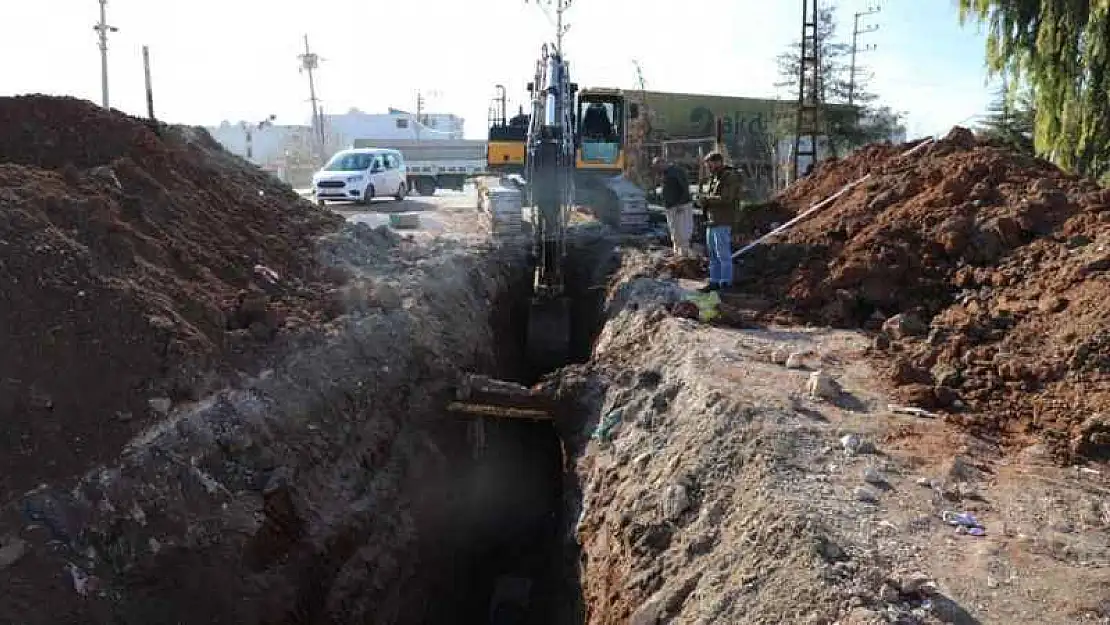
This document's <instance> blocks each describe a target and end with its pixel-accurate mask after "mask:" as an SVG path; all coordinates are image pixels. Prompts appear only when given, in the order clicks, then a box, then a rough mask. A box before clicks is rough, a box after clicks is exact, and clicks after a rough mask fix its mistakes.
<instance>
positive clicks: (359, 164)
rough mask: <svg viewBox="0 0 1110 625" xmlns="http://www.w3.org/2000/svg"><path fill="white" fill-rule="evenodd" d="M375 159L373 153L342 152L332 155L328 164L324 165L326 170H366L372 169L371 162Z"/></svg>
mask: <svg viewBox="0 0 1110 625" xmlns="http://www.w3.org/2000/svg"><path fill="white" fill-rule="evenodd" d="M373 161H374V155H373V154H367V153H365V152H340V153H339V154H336V155H335V156H333V157H331V160H330V161H328V164H327V165H324V171H364V170H367V169H370V163H372V162H373Z"/></svg>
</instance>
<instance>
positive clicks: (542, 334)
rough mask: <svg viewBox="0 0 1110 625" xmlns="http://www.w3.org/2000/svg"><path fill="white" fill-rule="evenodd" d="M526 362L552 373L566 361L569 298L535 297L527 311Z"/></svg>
mask: <svg viewBox="0 0 1110 625" xmlns="http://www.w3.org/2000/svg"><path fill="white" fill-rule="evenodd" d="M527 349H528V360H529V362H530V363H531V364H532V366H533V367H535V368H536V369H537V370H539V371H544V372H546V371H553V370H555V369H558V368H559V367H562V366H564V365H566V364H567V362H568V360H569V359H570V298H567V297H537V298H534V299H533V300H532V307H531V309H530V310H529V311H528V344H527Z"/></svg>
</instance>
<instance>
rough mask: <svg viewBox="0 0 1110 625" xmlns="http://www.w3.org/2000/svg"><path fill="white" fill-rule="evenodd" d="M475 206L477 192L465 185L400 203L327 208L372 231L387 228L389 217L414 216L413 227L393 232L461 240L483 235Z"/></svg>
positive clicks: (385, 201) (337, 204)
mask: <svg viewBox="0 0 1110 625" xmlns="http://www.w3.org/2000/svg"><path fill="white" fill-rule="evenodd" d="M477 205H478V195H477V192H476V191H475V189H474V187H473V186H469V185H468V186H467V187H466V188H465V189H464V190H463V191H448V190H443V189H440V190H439V191H436V193H435V195H433V196H430V197H428V196H420V195H417V196H409V197H407V198H405V199H404V200H401V201H400V202H398V201H395V200H392V199H383V200H375V201H374V202H373V203H371V205H370V206H366V205H364V204H357V203H354V202H329V203H328V205H327V206H328V208H330V209H332V210H333V211H335V212H337V213H339V214H340V215H342V216H343V217H345V218H346V219H347V221H349V222H351V223H361V224H366V225H368V226H370V227H371V228H376V227H378V226H385V225H389V224H390V217H391V216H403V217H406V218H409V219H412V218H413V217H415V218H416V219H417V220H418V222H417V223H418V225H417V226H416V227H414V228H408V227H398V228H395V229H396V230H397V232H398V233H400V234H412V235H413V236H414V238H417V239H419V240H425V241H426V240H428V239H431V238H434V237H436V236H447V237H450V238H462V239H471V238H474V237H481V236H484V235H485V233H486V231H487V228H486V220H485V219H484V218H483V214H482V213H481V212H480V211H479V210H478V208H477Z"/></svg>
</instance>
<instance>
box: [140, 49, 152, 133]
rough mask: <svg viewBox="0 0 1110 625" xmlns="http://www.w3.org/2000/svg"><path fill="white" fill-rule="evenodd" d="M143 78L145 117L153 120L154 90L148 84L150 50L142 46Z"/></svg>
mask: <svg viewBox="0 0 1110 625" xmlns="http://www.w3.org/2000/svg"><path fill="white" fill-rule="evenodd" d="M143 76H144V78H145V82H146V115H147V117H149V118H150V119H152V120H153V119H154V90H153V89H152V88H151V84H150V48H149V47H148V46H143Z"/></svg>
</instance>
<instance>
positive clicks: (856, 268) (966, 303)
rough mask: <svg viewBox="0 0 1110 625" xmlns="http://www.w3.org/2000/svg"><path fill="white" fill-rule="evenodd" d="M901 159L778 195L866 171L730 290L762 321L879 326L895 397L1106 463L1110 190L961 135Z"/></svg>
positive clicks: (791, 196)
mask: <svg viewBox="0 0 1110 625" xmlns="http://www.w3.org/2000/svg"><path fill="white" fill-rule="evenodd" d="M910 147H913V146H911V145H905V146H890V145H886V146H871V147H869V148H867V149H864V150H862V151H860V152H859V153H858V154H855V155H853V156H851V157H849V158H847V159H845V160H842V161H834V162H831V163H828V164H825V165H822V166H821V167H819V168H817V170H816V171H815V172H814V173H813V174H812V175H811V176H810V177H808V178H806V179H803V180H802V181H800V182H799V183H798V184H797V185H795V186H793V187H791V188H790V189H788V190H787V191H786V192H785V193H784V194H783V195H782V196H781V197H780V198H778V202H779V204H780V205H782V206H784V207H787V208H789V209H790V211H791V212H795V213H796V212H798V211H801V210H804V209H805V208H807V207H809V206H811V205H813V204H816V203H817V202H819V201H821V200H823V199H825V198H826V197H829V196H831V195H832V194H833V193H835V192H837V191H839V190H840V189H841V188H842V187H843V186H844V185H845V184H847V183H849V182H852V181H854V180H857V179H859V178H861V177H862V176H864V175H866V174H870V178H869V179H868V180H867V181H866V182H864V183H863V184H861V185H859V186H857V187H855V188H854V189H852V190H851V191H849V192H848V193H846V194H845V195H843V196H842V197H840V198H839V199H837V200H836V201H835V202H834V203H832V204H831V205H830V206H827V207H825V208H824V209H822V210H820V211H818V212H817V213H816V214H815V215H813V216H812V217H811V218H809V219H807V220H806V221H803V222H802V223H800V224H799V225H797V226H796V227H795V228H793V229H792V230H790V231H789V232H787V233H785V234H784V235H783V236H781V237H780V238H778V239H776V240H774V241H773V242H772V243H771V244H769V245H766V246H763V247H760V248H757V249H756V250H754V251H753V253H752V254H751V255H750V256H748V257H747V258H745V259H744V261H743V264H742V266H741V268H740V271H739V275H740V276H741V279H740V286H741V290H742V291H743V292H745V293H748V294H751V295H756V296H758V297H759V298H761V299H763V300H767V301H766V302H764V305H763V306H762V309H763V312H764V314H763V315H762V318H763V319H777V320H780V321H793V322H805V323H814V324H820V325H826V326H833V327H843V328H859V327H863V328H868V329H871V330H879V329H881V328H883V327H884V323H885V324H886V325H885V331H884V332H883V334H884V336H882V337H880V338H879V339H877V340H876V342H875V345H874V347H875V349H874V353H875V354H876V355H877V356H879V357H881V359H882V361H883V362H884V363H885V364H884V367H885V368H886V370H887V378H888V379H889V381H890V382H891V383H892V384H894V385H896V386H897V387H899V396H900V397H901V398H902V399H903V400H904V401H907V402H910V403H913V404H914V405H917V406H920V407H922V408H925V409H929V410H942V411H945V412H946V413H947V416H946V418H948V419H951V420H953V421H955V422H958V423H960V424H962V425H964V426H966V427H968V428H969V429H971V430H972V431H974V432H976V433H979V434H981V435H984V436H998V435H1002V436H1005V437H1006V438H1007V439H1008V440H1010V441H1011V442H1014V443H1016V444H1028V443H1033V442H1037V441H1041V442H1043V443H1045V444H1047V445H1048V446H1049V447H1050V448H1051V450H1052V451H1053V453H1054V454H1056V455H1057V457H1058V458H1060V459H1062V460H1082V459H1085V458H1087V459H1106V458H1107V457H1110V421H1107V417H1106V416H1105V415H1104V412H1105V411H1106V410H1107V408H1108V407H1110V368H1108V367H1107V362H1110V360H1108V356H1107V352H1106V349H1107V347H1106V346H1107V344H1108V343H1107V341H1106V340H1105V338H1106V337H1105V335H1106V334H1107V332H1108V331H1110V309H1108V308H1107V307H1106V306H1105V301H1104V300H1105V294H1106V293H1107V292H1108V291H1107V287H1108V280H1110V273H1108V272H1110V191H1108V190H1106V189H1103V188H1101V187H1099V186H1098V185H1097V184H1095V183H1093V182H1091V181H1087V180H1082V179H1079V178H1076V177H1074V176H1069V175H1067V174H1065V173H1063V172H1061V171H1060V170H1059V169H1057V168H1055V167H1054V166H1052V165H1051V164H1049V163H1047V162H1044V161H1041V160H1038V159H1035V158H1032V157H1028V156H1023V155H1018V154H1014V153H1012V152H1010V151H1008V150H1006V149H1004V148H1000V147H995V146H992V145H988V144H985V143H981V142H979V141H978V140H976V138H975V137H974V136H973V135H972V134H971V133H970V132H968V131H966V130H963V129H956V130H954V131H953V132H952V133H951V134H950V135H949V136H948V137H946V138H945V139H943V140H940V141H938V142H936V143H935V144H933V145H930V146H928V147H926V148H924V149H922V150H921V151H919V152H918V153H916V154H913V155H911V156H907V157H904V158H903V157H901V156H900V155H901V154H902V153H903V152H905V151H906V150H908V149H909V148H910ZM892 318H893V320H892Z"/></svg>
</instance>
